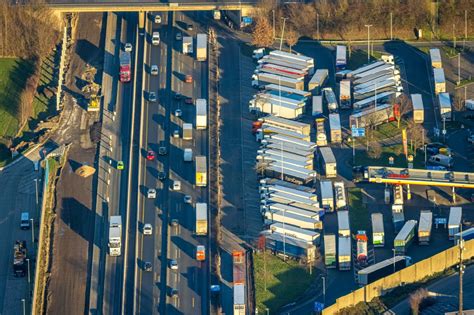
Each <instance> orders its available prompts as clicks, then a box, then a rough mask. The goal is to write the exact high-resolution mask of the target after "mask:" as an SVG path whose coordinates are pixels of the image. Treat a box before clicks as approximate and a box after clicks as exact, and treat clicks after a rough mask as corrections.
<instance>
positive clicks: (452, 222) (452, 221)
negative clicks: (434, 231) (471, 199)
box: [448, 207, 462, 240]
mask: <svg viewBox="0 0 474 315" xmlns="http://www.w3.org/2000/svg"><path fill="white" fill-rule="evenodd" d="M461 220H462V208H461V207H451V208H450V209H449V218H448V235H449V239H450V240H454V235H455V234H456V233H459V229H460V226H461Z"/></svg>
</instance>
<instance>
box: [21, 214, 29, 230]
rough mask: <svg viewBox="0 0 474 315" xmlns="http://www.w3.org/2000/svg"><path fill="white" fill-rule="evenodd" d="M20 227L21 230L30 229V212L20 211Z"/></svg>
mask: <svg viewBox="0 0 474 315" xmlns="http://www.w3.org/2000/svg"><path fill="white" fill-rule="evenodd" d="M20 228H21V229H22V230H29V229H30V214H29V213H28V212H22V213H21V221H20Z"/></svg>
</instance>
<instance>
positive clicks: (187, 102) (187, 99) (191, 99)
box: [184, 97, 193, 105]
mask: <svg viewBox="0 0 474 315" xmlns="http://www.w3.org/2000/svg"><path fill="white" fill-rule="evenodd" d="M184 103H186V104H191V105H192V104H193V98H192V97H186V98H185V99H184Z"/></svg>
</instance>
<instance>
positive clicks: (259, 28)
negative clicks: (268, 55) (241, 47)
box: [252, 16, 273, 47]
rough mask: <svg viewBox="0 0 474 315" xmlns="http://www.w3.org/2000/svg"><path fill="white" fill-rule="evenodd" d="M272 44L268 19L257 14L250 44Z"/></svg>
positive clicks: (262, 45)
mask: <svg viewBox="0 0 474 315" xmlns="http://www.w3.org/2000/svg"><path fill="white" fill-rule="evenodd" d="M272 44H273V29H272V26H271V25H270V23H269V22H268V19H267V18H266V17H264V16H258V17H257V18H256V19H255V26H254V28H253V32H252V45H254V46H257V47H269V46H271V45H272Z"/></svg>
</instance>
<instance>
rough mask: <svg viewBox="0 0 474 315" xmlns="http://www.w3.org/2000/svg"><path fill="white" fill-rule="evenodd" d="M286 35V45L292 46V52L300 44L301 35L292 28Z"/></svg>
mask: <svg viewBox="0 0 474 315" xmlns="http://www.w3.org/2000/svg"><path fill="white" fill-rule="evenodd" d="M285 35H286V36H285V37H286V38H285V40H286V44H287V45H288V46H290V52H291V48H292V47H293V46H294V45H296V43H297V42H298V38H299V35H298V33H297V32H296V31H295V30H294V29H293V28H290V29H289V30H288V31H287V32H286V34H285Z"/></svg>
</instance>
